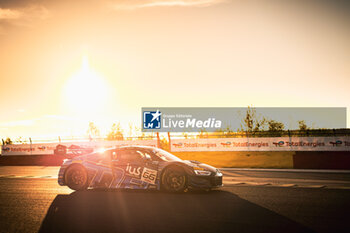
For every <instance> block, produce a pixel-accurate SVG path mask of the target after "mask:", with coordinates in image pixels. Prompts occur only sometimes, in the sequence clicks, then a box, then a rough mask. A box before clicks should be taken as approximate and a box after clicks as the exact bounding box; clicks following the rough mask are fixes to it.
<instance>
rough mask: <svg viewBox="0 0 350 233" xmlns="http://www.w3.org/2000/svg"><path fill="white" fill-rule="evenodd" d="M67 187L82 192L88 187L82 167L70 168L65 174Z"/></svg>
mask: <svg viewBox="0 0 350 233" xmlns="http://www.w3.org/2000/svg"><path fill="white" fill-rule="evenodd" d="M65 181H66V184H67V186H68V187H69V188H70V189H73V190H84V189H86V188H87V186H88V175H87V172H86V170H85V168H84V167H82V166H71V167H69V168H68V169H67V171H66V174H65Z"/></svg>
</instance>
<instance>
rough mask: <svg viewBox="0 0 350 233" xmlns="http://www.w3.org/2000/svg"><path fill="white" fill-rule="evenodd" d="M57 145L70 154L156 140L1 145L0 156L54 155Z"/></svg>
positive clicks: (153, 142) (148, 143)
mask: <svg viewBox="0 0 350 233" xmlns="http://www.w3.org/2000/svg"><path fill="white" fill-rule="evenodd" d="M57 145H63V146H65V147H66V148H68V150H69V151H71V152H72V153H74V152H77V153H78V152H84V151H85V152H92V151H96V150H98V149H103V148H112V147H115V146H131V145H141V146H153V147H156V146H157V140H132V141H131V140H130V141H128V140H125V141H99V142H64V143H40V144H13V145H3V146H2V150H1V155H2V156H3V155H47V154H54V150H55V149H56V148H57Z"/></svg>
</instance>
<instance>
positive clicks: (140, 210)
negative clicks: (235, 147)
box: [39, 190, 311, 233]
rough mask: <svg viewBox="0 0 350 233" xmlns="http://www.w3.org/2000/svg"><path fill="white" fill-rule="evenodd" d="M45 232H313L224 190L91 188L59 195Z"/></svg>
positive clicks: (47, 221) (45, 224) (44, 225)
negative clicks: (179, 192) (186, 191)
mask: <svg viewBox="0 0 350 233" xmlns="http://www.w3.org/2000/svg"><path fill="white" fill-rule="evenodd" d="M39 232H40V233H44V232H128V233H129V232H177V233H179V232H180V233H184V232H201V233H203V232H239V233H241V232H269V233H272V232H278V233H280V232H283V233H288V232H311V231H310V230H308V229H307V228H305V227H303V226H301V225H300V224H298V223H296V222H293V221H291V220H289V219H288V218H286V217H283V216H281V215H279V214H276V213H275V212H272V211H270V210H268V209H265V208H263V207H261V206H258V205H256V204H253V203H251V202H248V201H246V200H244V199H241V198H240V197H238V196H236V195H234V194H232V193H230V192H227V191H223V190H215V191H212V192H208V193H206V192H190V193H185V194H170V193H162V192H156V191H136V190H88V191H81V192H74V193H72V194H70V195H57V196H56V198H55V199H54V201H53V202H52V204H51V206H50V208H49V210H48V212H47V214H46V217H45V219H44V221H43V222H42V225H41V228H40V231H39Z"/></svg>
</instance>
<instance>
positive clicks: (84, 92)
mask: <svg viewBox="0 0 350 233" xmlns="http://www.w3.org/2000/svg"><path fill="white" fill-rule="evenodd" d="M107 92H108V88H107V84H106V83H105V81H104V79H103V77H101V76H100V75H99V74H98V73H97V72H96V71H95V70H93V69H92V68H91V67H90V65H89V59H88V57H87V56H84V57H83V60H82V64H81V68H80V70H79V71H78V72H77V73H75V74H74V75H73V76H72V77H71V78H70V79H69V80H68V82H67V83H66V86H65V91H64V94H65V98H66V103H68V106H69V108H70V109H71V110H74V111H76V112H78V113H80V114H86V113H92V112H96V110H99V109H102V107H103V105H104V104H105V102H106V101H107Z"/></svg>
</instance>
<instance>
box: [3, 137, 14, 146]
mask: <svg viewBox="0 0 350 233" xmlns="http://www.w3.org/2000/svg"><path fill="white" fill-rule="evenodd" d="M12 143H13V142H12V140H11V138H9V137H7V138H6V139H5V141H4V145H11V144H12Z"/></svg>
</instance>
